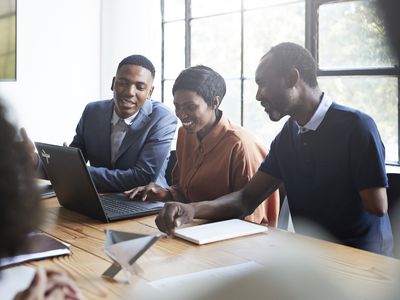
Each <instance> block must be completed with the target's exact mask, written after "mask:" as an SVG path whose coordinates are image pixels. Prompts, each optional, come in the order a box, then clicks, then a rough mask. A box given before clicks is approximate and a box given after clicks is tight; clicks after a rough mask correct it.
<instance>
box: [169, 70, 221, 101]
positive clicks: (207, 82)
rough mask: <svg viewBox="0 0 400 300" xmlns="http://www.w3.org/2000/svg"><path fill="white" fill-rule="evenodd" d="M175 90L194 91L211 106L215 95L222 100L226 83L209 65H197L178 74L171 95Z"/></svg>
mask: <svg viewBox="0 0 400 300" xmlns="http://www.w3.org/2000/svg"><path fill="white" fill-rule="evenodd" d="M177 90H190V91H194V92H196V93H197V94H198V95H199V96H201V97H202V98H203V99H204V101H205V102H206V103H207V105H208V106H211V105H212V101H213V98H214V97H215V96H219V97H220V100H221V101H222V99H223V98H224V96H225V93H226V84H225V80H224V78H222V76H221V75H220V74H219V73H217V72H216V71H214V70H213V69H211V68H209V67H206V66H203V65H198V66H194V67H190V68H187V69H185V70H183V71H182V72H181V73H180V74H179V76H178V77H177V78H176V80H175V83H174V86H173V87H172V95H174V94H175V92H176V91H177Z"/></svg>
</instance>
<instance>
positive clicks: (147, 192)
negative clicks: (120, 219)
mask: <svg viewBox="0 0 400 300" xmlns="http://www.w3.org/2000/svg"><path fill="white" fill-rule="evenodd" d="M125 194H126V195H127V196H128V197H129V198H130V199H133V198H139V199H141V200H142V201H150V200H158V201H162V202H168V201H172V200H173V199H172V196H171V193H170V192H169V191H168V190H167V189H166V188H163V187H162V186H159V185H158V184H156V183H154V182H151V183H149V184H148V185H144V186H139V187H137V188H134V189H132V190H130V191H126V192H125Z"/></svg>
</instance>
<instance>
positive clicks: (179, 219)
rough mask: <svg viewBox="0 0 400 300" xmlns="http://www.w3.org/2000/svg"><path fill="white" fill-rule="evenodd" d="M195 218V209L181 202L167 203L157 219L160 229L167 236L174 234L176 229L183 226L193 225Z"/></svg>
mask: <svg viewBox="0 0 400 300" xmlns="http://www.w3.org/2000/svg"><path fill="white" fill-rule="evenodd" d="M193 218H194V207H193V206H192V205H191V204H185V203H180V202H169V203H165V205H164V207H163V209H162V210H161V211H160V212H159V214H158V216H157V218H156V225H157V227H158V229H159V230H160V231H162V232H165V233H166V234H174V233H175V229H176V228H177V227H179V226H181V225H183V224H187V223H191V222H192V221H193Z"/></svg>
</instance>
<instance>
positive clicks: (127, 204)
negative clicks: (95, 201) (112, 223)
mask: <svg viewBox="0 0 400 300" xmlns="http://www.w3.org/2000/svg"><path fill="white" fill-rule="evenodd" d="M100 201H101V203H102V205H103V208H104V210H105V211H106V213H107V215H108V216H123V215H136V214H137V215H140V214H143V213H146V212H149V211H152V210H160V205H159V204H154V206H153V205H151V203H150V202H134V201H130V200H127V197H126V196H125V195H124V194H110V195H101V196H100ZM161 207H162V206H161Z"/></svg>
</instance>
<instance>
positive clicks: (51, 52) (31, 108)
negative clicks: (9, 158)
mask: <svg viewBox="0 0 400 300" xmlns="http://www.w3.org/2000/svg"><path fill="white" fill-rule="evenodd" d="M160 23H161V18H160V8H159V0H147V1H140V0H84V1H82V0H18V1H17V81H15V82H0V96H1V97H2V98H4V99H5V101H6V103H7V104H8V106H9V108H10V112H11V118H12V119H13V120H14V121H15V122H16V123H17V125H18V126H24V127H26V128H27V130H28V134H29V135H30V137H31V138H32V139H33V140H35V141H43V142H49V143H55V144H62V142H64V141H66V142H70V141H71V140H72V137H73V135H74V131H75V127H76V124H77V122H78V120H79V118H80V116H81V113H82V110H83V108H84V106H85V105H86V104H87V103H88V102H90V101H95V100H99V99H105V98H111V97H112V94H111V91H110V85H111V79H112V76H114V74H115V69H116V67H117V64H118V62H119V61H120V60H121V59H122V58H124V57H125V56H127V55H130V54H133V53H142V54H144V55H146V56H147V57H149V58H150V59H151V60H153V63H154V64H155V66H156V69H157V70H160V65H161V63H160V57H161V33H160V31H161V30H160V28H161V25H160ZM158 73H159V72H158ZM158 75H159V74H158ZM159 86H160V84H159V80H158V81H157V82H156V90H157V89H159ZM155 94H156V93H155Z"/></svg>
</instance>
